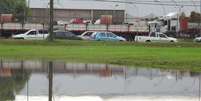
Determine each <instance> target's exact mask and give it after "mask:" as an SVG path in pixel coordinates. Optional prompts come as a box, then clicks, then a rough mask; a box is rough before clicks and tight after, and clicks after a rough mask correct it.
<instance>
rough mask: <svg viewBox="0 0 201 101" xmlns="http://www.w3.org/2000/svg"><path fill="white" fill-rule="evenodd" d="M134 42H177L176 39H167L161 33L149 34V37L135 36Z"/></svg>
mask: <svg viewBox="0 0 201 101" xmlns="http://www.w3.org/2000/svg"><path fill="white" fill-rule="evenodd" d="M135 42H178V41H177V39H176V38H173V37H168V36H167V35H165V34H163V33H161V32H151V33H150V34H149V36H135Z"/></svg>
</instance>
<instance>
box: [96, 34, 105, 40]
mask: <svg viewBox="0 0 201 101" xmlns="http://www.w3.org/2000/svg"><path fill="white" fill-rule="evenodd" d="M96 40H102V41H107V35H106V33H105V32H100V33H97V39H96Z"/></svg>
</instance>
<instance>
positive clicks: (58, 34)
mask: <svg viewBox="0 0 201 101" xmlns="http://www.w3.org/2000/svg"><path fill="white" fill-rule="evenodd" d="M54 35H55V38H57V39H70V40H81V38H79V37H77V36H76V35H75V34H74V33H72V32H69V31H59V30H57V31H54Z"/></svg>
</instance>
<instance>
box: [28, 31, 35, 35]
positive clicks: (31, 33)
mask: <svg viewBox="0 0 201 101" xmlns="http://www.w3.org/2000/svg"><path fill="white" fill-rule="evenodd" d="M28 35H36V31H31V32H29V34H28Z"/></svg>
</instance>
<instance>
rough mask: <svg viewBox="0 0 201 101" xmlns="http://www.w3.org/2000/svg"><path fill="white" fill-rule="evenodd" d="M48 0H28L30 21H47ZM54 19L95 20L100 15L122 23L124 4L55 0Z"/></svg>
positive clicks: (115, 22) (116, 22) (114, 22)
mask: <svg viewBox="0 0 201 101" xmlns="http://www.w3.org/2000/svg"><path fill="white" fill-rule="evenodd" d="M48 2H49V0H29V2H28V5H29V7H30V8H31V13H32V14H31V16H30V18H29V21H30V22H37V23H47V22H48V21H49V20H48V18H49V16H48V14H49V9H48V8H49V7H48V4H49V3H48ZM54 8H55V10H54V11H55V12H54V17H55V18H54V20H55V21H60V20H62V21H70V20H71V19H73V18H83V19H85V20H92V21H95V20H97V19H100V18H101V16H102V15H110V16H112V22H113V24H122V23H124V15H125V5H124V4H115V3H108V2H107V3H106V2H100V1H99V2H98V1H69V0H55V5H54Z"/></svg>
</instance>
